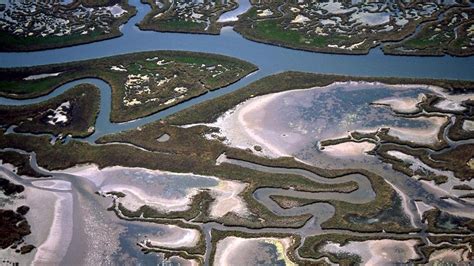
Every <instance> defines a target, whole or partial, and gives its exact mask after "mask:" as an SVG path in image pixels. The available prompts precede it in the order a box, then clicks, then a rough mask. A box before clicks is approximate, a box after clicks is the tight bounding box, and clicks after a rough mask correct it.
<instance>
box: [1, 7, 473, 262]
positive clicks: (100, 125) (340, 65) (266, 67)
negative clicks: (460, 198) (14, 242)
mask: <svg viewBox="0 0 474 266" xmlns="http://www.w3.org/2000/svg"><path fill="white" fill-rule="evenodd" d="M130 2H131V4H132V5H134V6H137V9H138V13H137V15H136V16H135V17H133V18H132V19H131V20H130V21H129V22H128V23H127V24H126V25H124V26H123V27H122V32H123V36H121V37H119V38H115V39H111V40H106V41H101V42H97V43H91V44H85V45H79V46H73V47H67V48H61V49H55V50H46V51H39V52H25V53H0V67H18V66H33V65H40V64H51V63H61V62H69V61H76V60H85V59H92V58H98V57H104V56H111V55H117V54H124V53H131V52H138V51H153V50H187V51H197V52H209V53H217V54H224V55H228V56H233V57H236V58H239V59H243V60H247V61H249V62H251V63H253V64H255V65H257V66H258V67H259V70H258V71H257V72H255V73H252V74H250V75H248V76H247V77H245V78H243V79H241V80H240V81H238V82H236V83H234V84H232V85H229V86H227V87H225V88H222V89H219V90H215V91H211V92H208V93H206V94H204V95H202V96H199V97H197V98H194V99H191V100H189V101H186V102H183V103H180V104H178V105H175V106H173V107H171V108H169V109H166V110H164V111H161V112H158V113H156V114H153V115H150V116H147V117H144V118H140V119H137V120H133V121H129V122H124V123H112V122H110V119H109V117H110V112H111V88H110V86H109V85H108V84H107V83H106V82H104V81H103V80H100V79H91V78H88V79H80V80H76V81H73V82H69V83H67V84H64V85H62V86H60V87H59V88H57V89H56V90H54V91H53V92H51V93H50V94H48V95H46V96H43V97H39V98H34V99H27V100H13V99H7V98H0V104H1V105H27V104H34V103H39V102H42V101H45V100H47V99H50V98H53V97H55V96H57V95H60V94H62V93H64V92H65V91H67V90H69V89H70V88H72V87H74V86H76V85H78V84H83V83H89V84H93V85H95V86H97V87H98V88H99V89H100V93H101V102H100V113H99V116H98V118H97V121H96V125H95V132H94V134H92V135H91V136H89V137H87V138H86V139H84V141H87V142H90V143H94V142H95V141H96V140H97V139H98V138H100V137H101V136H104V135H107V134H111V133H117V132H121V131H125V130H129V129H134V128H136V127H139V126H143V125H145V124H148V123H151V122H153V121H156V120H159V119H161V118H164V117H166V116H169V115H171V114H173V113H176V112H178V111H181V110H184V109H186V108H188V107H190V106H192V105H195V104H198V103H201V102H203V101H206V100H209V99H214V98H216V97H218V96H221V95H225V94H227V93H229V92H232V91H235V90H237V89H239V88H242V87H244V86H246V85H248V84H249V83H251V82H254V81H256V80H258V79H260V78H262V77H265V76H268V75H271V74H275V73H280V72H283V71H289V70H292V71H306V72H318V73H337V74H346V75H359V76H360V75H362V76H375V77H377V76H396V77H424V78H446V79H464V80H474V69H473V68H472V66H473V65H474V57H464V58H461V57H451V56H443V57H406V56H404V57H402V56H387V55H384V54H383V53H382V52H381V50H380V49H379V48H376V49H373V50H371V52H370V53H369V54H368V55H362V56H348V55H332V54H321V53H311V52H304V51H296V50H291V49H285V48H281V47H277V46H269V45H264V44H260V43H256V42H252V41H249V40H246V39H244V38H243V37H241V36H240V35H239V34H237V33H236V32H234V31H233V30H232V29H231V28H230V27H225V28H224V29H223V30H222V33H221V35H219V36H208V35H191V34H177V33H158V32H148V31H146V32H145V31H140V30H138V29H137V27H136V26H135V24H136V23H137V22H139V21H140V20H141V19H142V18H143V17H144V15H145V14H146V13H147V12H148V11H149V9H150V8H149V6H148V5H144V4H141V3H140V1H139V0H132V1H130ZM248 7H249V3H248V1H243V4H242V5H241V6H240V7H239V8H237V9H236V10H234V11H229V12H227V13H225V14H224V15H223V17H222V18H221V19H222V20H225V21H228V20H232V19H233V18H235V17H236V16H237V15H238V14H240V13H241V12H244V11H245V10H246V9H247V8H248ZM136 40H140V42H137V41H136ZM452 122H454V121H452ZM444 135H445V139H446V140H447V141H448V142H449V143H450V144H452V145H459V143H467V142H470V141H463V142H454V141H451V140H449V139H448V138H447V137H446V130H445V132H444ZM434 153H435V152H434ZM220 159H221V160H222V161H221V162H226V163H232V164H237V165H239V166H243V167H247V168H251V169H255V170H258V171H264V172H270V173H283V174H296V175H301V176H305V177H307V178H309V179H311V180H314V181H317V182H321V183H327V184H338V183H343V182H347V181H355V182H356V183H357V185H358V189H357V190H355V191H352V192H350V193H334V192H333V193H323V192H321V193H308V192H297V191H291V190H282V189H274V188H261V189H258V190H257V191H256V192H255V193H254V195H253V196H254V198H255V199H257V200H258V201H259V202H261V203H262V204H264V205H265V206H267V207H268V208H269V209H270V210H271V211H272V212H274V213H275V214H278V215H282V216H291V215H300V214H306V213H311V214H313V215H314V217H313V218H312V219H310V220H309V221H308V222H307V224H306V225H305V226H303V227H302V228H299V229H283V228H270V229H249V228H245V227H226V226H223V225H221V224H218V223H213V222H212V223H204V224H200V223H194V222H190V223H191V224H194V225H197V226H200V227H201V228H202V230H203V231H204V235H205V236H206V247H207V252H206V254H205V256H204V257H205V258H206V264H209V258H210V248H211V237H210V231H211V230H212V229H213V228H216V229H219V230H239V231H243V232H248V233H261V232H276V233H297V234H299V235H301V236H302V237H303V238H304V236H305V235H310V234H317V233H322V232H323V230H322V229H321V227H320V225H321V223H322V222H324V221H326V220H327V219H329V218H330V217H331V216H332V215H333V214H334V208H333V207H332V206H331V205H330V204H327V203H315V204H310V205H307V206H303V207H299V208H292V209H283V208H281V207H280V206H278V205H277V204H276V203H275V202H274V201H273V200H271V199H270V196H271V195H284V196H297V197H301V198H307V199H314V200H332V199H337V200H341V201H347V202H354V203H366V202H369V201H371V200H372V199H373V198H374V197H375V193H374V191H373V189H372V187H371V184H370V182H369V181H368V179H367V178H366V177H364V176H362V175H349V176H344V177H340V178H336V179H327V178H323V177H321V176H318V175H315V174H313V173H311V172H309V171H305V170H301V169H285V168H274V167H265V166H262V165H258V164H253V163H249V162H244V161H239V160H235V159H229V158H226V157H225V156H224V157H221V158H220ZM368 160H369V161H364V162H355V163H353V164H352V165H351V166H358V165H361V164H362V165H366V164H367V162H369V163H370V165H368V168H369V169H368V170H371V171H373V172H375V173H377V174H380V175H382V174H384V175H385V177H386V179H387V181H388V182H390V184H392V185H393V186H394V187H397V188H401V190H402V193H405V194H406V195H408V196H409V197H410V198H411V199H415V200H424V201H427V202H429V203H431V204H434V205H436V206H437V207H439V208H440V209H445V210H452V211H455V212H456V211H459V212H466V211H467V212H471V213H474V205H473V204H470V203H463V204H461V205H459V204H452V203H448V202H446V201H445V200H442V199H441V198H442V196H440V195H437V192H436V191H432V190H431V188H430V187H426V186H423V185H422V184H421V183H420V182H417V181H416V180H414V179H407V178H406V177H405V178H403V176H402V175H401V174H400V173H398V172H396V171H394V170H391V169H388V168H387V166H386V165H384V164H380V163H376V162H375V161H374V160H371V159H368ZM329 161H330V159H327V158H326V161H324V162H318V164H321V165H322V164H327V166H330V162H329ZM31 165H32V167H33V168H34V169H35V170H37V171H38V172H41V173H44V174H48V175H51V176H52V178H51V179H48V180H51V181H52V183H46V184H42V187H40V186H39V185H40V183H36V184H35V182H37V180H34V179H24V178H21V177H19V176H17V175H16V174H14V173H13V172H12V171H10V169H8V168H7V167H3V166H2V167H0V171H1V173H3V174H4V175H6V176H8V177H9V178H11V179H13V180H15V181H17V182H19V183H21V184H22V185H25V186H26V187H27V188H28V189H31V190H35V191H42V192H43V191H44V192H45V193H46V192H47V194H48V193H51V195H53V194H54V195H56V196H57V197H62V199H63V202H64V203H67V204H70V205H67V206H72V212H71V213H72V215H73V218H74V219H72V220H73V221H72V220H71V219H68V218H67V215H68V212H65V211H63V213H62V216H61V217H62V218H61V217H59V218H58V217H52V216H54V215H53V214H48V215H49V216H51V217H49V218H50V219H58V220H57V221H58V222H62V223H69V224H67V226H60V227H59V228H63V229H64V228H66V227H68V226H69V229H70V232H66V239H63V238H61V239H59V240H58V239H52V240H51V241H53V242H54V241H59V242H54V243H53V242H51V243H52V244H50V245H52V246H50V247H53V246H54V245H56V246H54V247H58V246H60V245H61V244H62V245H63V246H66V247H68V248H66V249H64V250H63V249H59V250H60V251H59V253H58V258H59V257H60V258H61V259H60V260H59V261H57V262H58V263H60V262H61V261H62V262H66V261H67V262H68V263H71V262H72V263H75V262H76V263H80V262H82V263H83V262H89V263H93V262H96V261H98V260H100V258H99V257H100V256H101V255H104V254H106V255H107V256H108V257H109V258H110V261H109V262H111V263H113V262H115V263H116V262H120V261H122V259H124V257H127V258H132V259H134V260H136V261H138V260H139V261H140V262H144V263H145V264H156V263H158V262H160V261H161V258H159V257H157V256H156V255H150V254H147V255H144V254H143V253H142V252H141V251H140V250H139V248H138V247H137V246H136V242H138V241H142V240H143V237H144V236H145V235H150V234H153V232H155V233H156V232H161V233H162V234H165V235H166V234H169V235H171V237H172V236H173V234H174V233H175V232H173V230H171V229H169V228H165V227H164V226H162V225H156V224H153V223H140V222H135V221H126V220H122V219H119V218H118V217H117V216H116V215H115V213H113V212H109V211H106V209H107V207H109V206H110V204H111V200H110V199H102V200H97V197H94V193H95V192H96V191H97V190H98V186H97V185H96V184H94V183H93V182H91V181H90V180H87V179H81V178H77V177H76V176H73V175H71V174H65V173H57V172H53V173H51V172H48V171H46V170H44V169H41V168H39V167H38V165H37V164H36V159H35V156H34V153H33V154H32V156H31ZM56 181H58V182H56ZM61 182H66V183H68V184H70V188H68V185H67V184H66V183H61ZM60 184H62V185H63V187H62V186H61V185H60ZM450 185H452V184H450ZM55 193H56V194H55ZM33 194H38V193H37V192H36V193H33ZM58 195H59V196H58ZM66 195H69V196H66ZM434 195H436V196H434ZM401 196H402V198H403V195H401ZM48 197H49V196H48ZM53 198H54V196H51V197H50V198H47V199H46V200H48V202H54V200H53ZM54 204H58V203H54ZM407 205H408V206H407V212H409V213H411V214H412V216H416V217H415V218H413V220H414V221H413V223H414V224H416V225H420V224H421V222H420V217H419V216H418V215H417V214H416V206H415V204H414V203H413V201H411V202H407ZM54 206H56V205H54ZM64 206H66V205H64ZM65 208H66V209H67V207H65ZM413 214H414V215H413ZM33 219H36V221H38V223H37V224H38V225H39V228H33V229H34V230H40V231H41V230H43V231H44V230H48V227H47V226H46V224H45V223H41V222H39V219H38V218H37V217H36V218H33ZM97 221H100V222H97ZM71 228H72V230H71ZM94 232H101V234H100V235H96V236H94V237H90V236H91V235H92V234H93V233H94ZM60 233H61V232H60ZM63 233H64V232H63ZM324 233H343V234H349V235H358V236H360V235H362V236H364V235H371V236H383V237H390V236H391V235H392V234H389V233H374V234H369V233H357V232H351V231H346V230H324ZM68 236H69V238H68ZM413 236H422V237H426V235H425V233H424V232H421V233H416V234H413ZM42 237H43V238H44V239H46V238H47V236H46V235H43V236H42ZM55 237H63V236H58V235H55ZM53 238H54V237H53ZM67 238H68V239H67ZM44 239H42V240H44ZM91 239H94V240H91ZM37 241H39V240H37ZM90 241H94V242H90ZM67 243H69V245H67ZM90 247H95V248H96V250H95V251H94V250H90ZM112 248H120V250H119V253H121V254H122V255H123V256H122V257H120V256H118V257H117V256H116V255H114V254H113V252H115V251H116V250H112ZM78 251H81V252H78ZM86 252H92V253H90V254H94V256H97V257H94V256H91V257H90V258H87V261H85V258H83V257H82V255H81V254H84V253H86ZM45 254H46V253H45ZM36 259H37V258H33V257H27V258H25V260H26V261H28V260H29V261H32V260H36ZM46 259H47V258H46ZM38 261H39V262H41V260H40V259H39V260H38ZM173 261H174V262H177V263H179V262H180V261H179V259H177V258H174V259H173Z"/></svg>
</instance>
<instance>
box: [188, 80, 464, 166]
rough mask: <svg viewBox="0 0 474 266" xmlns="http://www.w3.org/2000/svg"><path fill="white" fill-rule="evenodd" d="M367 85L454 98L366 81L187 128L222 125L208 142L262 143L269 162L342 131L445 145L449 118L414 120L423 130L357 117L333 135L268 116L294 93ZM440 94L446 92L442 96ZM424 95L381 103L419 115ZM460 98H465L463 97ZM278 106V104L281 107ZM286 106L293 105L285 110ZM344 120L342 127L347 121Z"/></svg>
mask: <svg viewBox="0 0 474 266" xmlns="http://www.w3.org/2000/svg"><path fill="white" fill-rule="evenodd" d="M365 86H366V87H367V88H372V87H373V88H374V89H376V88H377V86H384V87H387V88H389V89H393V90H396V91H403V90H410V89H421V90H426V91H428V92H429V91H431V92H433V93H436V94H439V95H441V96H443V95H448V96H449V97H451V96H450V95H449V94H446V93H445V92H444V90H443V89H441V88H437V87H433V86H427V85H386V84H382V83H367V82H336V83H333V84H331V85H328V86H326V87H313V88H309V89H296V90H291V91H283V92H277V93H271V94H267V95H263V96H258V97H254V98H250V99H248V100H246V101H244V102H242V103H240V104H238V105H237V106H235V107H234V108H233V109H230V110H228V111H227V112H225V113H224V114H223V115H221V116H220V117H219V118H218V119H217V120H216V122H214V123H210V124H192V125H187V126H184V127H192V126H196V125H206V126H209V127H217V128H219V129H220V133H219V134H215V133H213V134H209V135H207V136H206V137H207V138H209V139H216V138H217V137H222V138H224V139H225V140H224V143H225V144H226V145H229V146H232V147H236V148H240V149H253V148H254V147H255V146H256V145H258V146H260V147H261V148H262V150H261V151H259V153H258V154H259V155H261V156H265V157H270V158H276V157H284V156H292V155H293V153H295V152H296V151H299V150H300V149H304V148H305V147H307V145H308V144H309V143H314V142H317V141H320V140H321V139H324V138H327V137H329V136H331V138H332V136H334V135H341V134H342V133H345V134H346V135H347V132H348V131H372V132H375V131H376V130H379V129H380V128H389V133H388V134H389V135H391V136H394V137H397V138H399V139H401V140H403V141H410V142H416V143H420V144H434V143H438V142H439V141H440V140H439V139H438V133H439V131H440V129H441V128H442V126H443V125H444V124H445V123H446V122H447V121H448V117H447V116H433V117H418V118H410V119H409V120H411V121H414V122H424V123H426V126H424V127H420V128H414V127H397V126H391V125H380V126H374V127H372V128H364V127H361V126H358V123H360V122H361V121H363V120H361V118H360V117H358V116H357V117H354V119H356V121H355V122H354V121H348V122H347V123H348V124H347V127H348V128H339V129H337V130H336V131H335V132H332V131H331V132H329V131H328V130H327V128H329V127H328V125H327V124H326V125H324V124H321V125H320V126H322V128H319V127H317V128H314V127H315V126H316V125H313V124H303V125H301V122H302V121H288V123H289V125H285V124H284V122H285V121H283V120H282V119H284V118H281V117H279V116H278V115H277V116H274V117H272V118H269V114H270V113H271V112H272V111H273V112H278V111H279V110H277V109H275V110H273V108H290V107H292V106H295V105H296V104H297V103H294V102H293V101H295V99H296V98H297V99H300V98H301V95H299V96H295V97H296V98H295V99H293V98H292V97H290V96H291V95H296V94H298V93H301V92H308V91H311V90H318V91H329V90H331V89H333V88H338V87H346V88H348V90H352V89H351V88H352V87H353V88H354V89H353V90H358V89H359V88H365ZM439 92H441V93H443V94H440V93H439ZM423 97H424V96H423V93H420V94H418V96H415V97H414V98H407V97H405V98H401V99H396V98H393V97H392V98H385V99H381V100H380V102H379V103H381V104H390V106H391V107H392V108H395V109H398V110H400V111H401V110H403V111H414V110H415V109H417V103H419V102H420V101H421V100H422V99H423ZM451 98H452V97H451ZM456 99H457V100H460V99H461V98H459V99H458V98H456ZM300 100H301V99H300ZM451 100H452V99H451ZM277 102H278V103H279V104H276V103H277ZM280 102H281V103H280ZM376 102H377V101H376ZM369 103H370V102H368V104H369ZM308 104H311V103H310V101H309V102H307V103H306V102H305V103H300V105H303V106H304V105H308ZM287 105H288V106H289V107H285V106H287ZM270 107H271V108H270ZM306 107H308V106H306ZM285 110H286V109H285ZM280 111H281V110H280ZM348 116H349V117H351V116H350V114H348ZM269 119H270V120H269ZM272 119H273V120H272ZM315 119H316V118H315ZM405 119H408V118H405ZM359 120H360V121H359ZM273 121H274V122H273ZM340 122H341V123H342V122H344V121H340ZM337 123H339V122H337ZM271 124H275V127H274V128H272V127H271V126H269V125H271ZM311 125H313V126H311ZM325 127H326V129H325ZM326 135H328V136H326ZM335 148H338V147H335ZM341 148H342V147H341ZM354 148H355V146H354ZM367 148H368V147H365V149H367ZM362 150H364V148H362ZM329 151H331V150H329ZM356 151H357V149H353V152H354V153H355V152H356ZM358 151H360V150H358Z"/></svg>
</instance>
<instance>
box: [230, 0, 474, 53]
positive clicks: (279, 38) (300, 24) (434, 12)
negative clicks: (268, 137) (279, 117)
mask: <svg viewBox="0 0 474 266" xmlns="http://www.w3.org/2000/svg"><path fill="white" fill-rule="evenodd" d="M252 5H253V6H252V8H251V9H250V10H249V11H248V12H247V13H245V14H243V15H242V16H241V17H240V19H239V21H238V22H237V23H236V26H235V30H236V31H237V32H239V33H240V34H242V35H243V36H244V37H245V38H248V39H250V40H253V41H257V42H263V43H268V44H274V45H278V46H284V47H289V48H293V49H300V50H308V51H316V52H326V53H344V54H366V53H368V52H369V50H370V49H372V48H373V47H376V46H377V45H380V44H383V43H384V42H390V43H395V44H394V45H398V43H399V42H400V41H403V40H404V39H406V38H408V37H409V36H410V35H411V34H413V33H414V32H415V30H416V28H417V26H418V25H420V24H421V23H424V22H427V21H432V20H434V19H436V18H437V17H438V16H439V15H440V14H444V13H447V11H448V10H450V8H451V6H450V5H448V4H436V3H433V2H426V1H411V2H409V3H399V2H396V3H391V4H390V5H386V4H384V3H381V2H373V1H372V2H357V3H354V2H352V3H351V2H350V1H342V2H335V3H332V2H329V3H328V2H327V1H322V2H317V3H308V2H305V1H303V2H301V1H300V2H298V1H281V0H278V1H263V2H262V1H255V2H252ZM459 6H463V7H464V8H466V9H468V3H463V4H459ZM460 10H462V9H461V7H459V9H456V12H457V14H458V16H459V14H460V13H461V11H460ZM408 14H410V15H408ZM413 14H416V15H415V16H413ZM466 31H467V29H465V32H466ZM443 33H444V32H443ZM459 33H461V32H459ZM463 33H464V32H463ZM453 35H454V34H453ZM440 36H441V34H440ZM443 36H444V35H443ZM464 36H466V34H464ZM444 39H446V37H444ZM444 39H443V40H444ZM458 39H462V40H463V41H462V42H461V43H462V45H464V44H465V43H466V40H469V39H470V38H469V37H467V36H466V37H463V38H458ZM408 40H410V41H412V40H411V39H408ZM438 41H440V40H430V41H429V43H421V44H418V45H420V46H421V47H426V46H427V45H429V44H430V43H431V42H433V43H439V42H438ZM467 43H469V42H467ZM458 46H459V45H458ZM383 47H385V46H383ZM387 47H390V48H391V45H387ZM463 49H465V48H463ZM388 50H389V49H384V51H388ZM468 50H469V49H468ZM389 52H391V53H392V50H391V49H390V50H389ZM435 54H436V53H435Z"/></svg>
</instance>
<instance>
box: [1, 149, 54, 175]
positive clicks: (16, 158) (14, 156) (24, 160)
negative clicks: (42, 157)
mask: <svg viewBox="0 0 474 266" xmlns="http://www.w3.org/2000/svg"><path fill="white" fill-rule="evenodd" d="M0 161H2V163H3V164H7V163H8V164H12V165H13V166H15V167H16V168H17V171H16V174H18V175H20V176H21V175H25V176H30V177H46V176H45V175H43V174H40V173H38V172H36V171H35V170H33V168H31V166H30V156H29V155H26V154H21V153H18V152H15V151H8V150H7V151H0Z"/></svg>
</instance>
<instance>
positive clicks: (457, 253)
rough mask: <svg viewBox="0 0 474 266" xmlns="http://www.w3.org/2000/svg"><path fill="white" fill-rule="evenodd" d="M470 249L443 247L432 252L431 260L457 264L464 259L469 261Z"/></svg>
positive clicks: (431, 261) (432, 261)
mask: <svg viewBox="0 0 474 266" xmlns="http://www.w3.org/2000/svg"><path fill="white" fill-rule="evenodd" d="M468 254H469V252H468V250H467V249H463V248H459V249H456V248H453V249H441V250H436V251H434V252H433V253H431V255H430V258H429V262H430V263H440V264H442V263H446V264H449V263H453V264H454V265H456V264H457V263H460V262H462V261H469V257H468Z"/></svg>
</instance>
